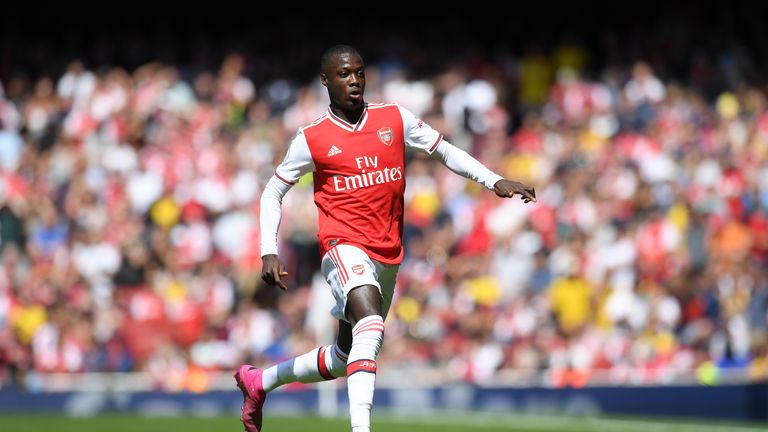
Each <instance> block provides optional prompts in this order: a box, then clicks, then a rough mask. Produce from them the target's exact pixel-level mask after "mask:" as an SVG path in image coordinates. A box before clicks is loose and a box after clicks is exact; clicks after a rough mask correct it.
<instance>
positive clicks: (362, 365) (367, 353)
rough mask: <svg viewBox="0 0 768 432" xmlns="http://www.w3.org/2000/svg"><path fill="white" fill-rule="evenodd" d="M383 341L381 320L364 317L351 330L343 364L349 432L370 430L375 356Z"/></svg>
mask: <svg viewBox="0 0 768 432" xmlns="http://www.w3.org/2000/svg"><path fill="white" fill-rule="evenodd" d="M383 340H384V320H383V319H382V318H381V316H379V315H371V316H367V317H365V318H363V319H361V320H360V321H358V322H357V324H355V327H354V328H353V329H352V349H351V350H349V361H348V363H347V392H348V394H349V416H350V420H351V422H352V432H369V431H370V430H371V407H372V406H373V388H374V386H375V384H376V356H377V355H379V350H380V349H381V344H382V342H383Z"/></svg>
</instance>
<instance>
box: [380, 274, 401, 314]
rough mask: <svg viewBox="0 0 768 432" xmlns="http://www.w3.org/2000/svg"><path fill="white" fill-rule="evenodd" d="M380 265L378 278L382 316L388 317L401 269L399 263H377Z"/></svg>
mask: <svg viewBox="0 0 768 432" xmlns="http://www.w3.org/2000/svg"><path fill="white" fill-rule="evenodd" d="M376 264H377V266H378V267H379V271H378V276H379V278H378V280H379V287H380V289H381V297H382V301H381V316H382V317H383V318H384V319H386V318H387V314H388V313H389V308H390V306H392V296H394V294H395V282H396V280H397V271H398V270H399V269H400V266H399V265H387V264H381V263H378V262H377V263H376Z"/></svg>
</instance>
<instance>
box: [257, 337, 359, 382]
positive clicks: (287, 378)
mask: <svg viewBox="0 0 768 432" xmlns="http://www.w3.org/2000/svg"><path fill="white" fill-rule="evenodd" d="M346 373H347V354H346V353H344V352H343V351H342V350H341V349H340V348H339V347H338V346H337V345H336V344H334V345H325V346H321V347H318V348H315V349H313V350H312V351H310V352H308V353H306V354H302V355H300V356H298V357H294V358H292V359H290V360H286V361H284V362H282V363H280V364H277V365H274V366H272V367H269V368H267V369H264V373H263V375H262V382H263V385H264V391H266V392H270V391H272V390H274V389H276V388H278V387H280V386H281V385H283V384H288V383H292V382H296V381H298V382H302V383H313V382H320V381H326V380H332V379H336V378H338V377H342V376H344V375H345V374H346Z"/></svg>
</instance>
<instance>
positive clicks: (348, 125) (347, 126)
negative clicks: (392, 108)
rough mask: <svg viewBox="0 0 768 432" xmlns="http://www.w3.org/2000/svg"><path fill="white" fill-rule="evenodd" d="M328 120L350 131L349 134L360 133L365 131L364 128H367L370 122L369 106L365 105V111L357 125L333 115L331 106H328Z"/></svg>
mask: <svg viewBox="0 0 768 432" xmlns="http://www.w3.org/2000/svg"><path fill="white" fill-rule="evenodd" d="M328 118H329V119H330V120H331V121H332V122H333V123H334V124H335V125H336V126H338V127H340V128H342V129H344V130H346V131H349V132H358V131H360V130H362V129H363V126H365V122H366V120H368V104H367V103H366V104H365V109H363V113H362V114H361V115H360V119H359V120H358V121H357V123H355V124H351V123H348V122H346V121H344V120H342V119H341V117H339V116H337V115H336V114H334V113H333V111H332V110H331V106H330V105H329V106H328Z"/></svg>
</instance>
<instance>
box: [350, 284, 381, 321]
mask: <svg viewBox="0 0 768 432" xmlns="http://www.w3.org/2000/svg"><path fill="white" fill-rule="evenodd" d="M381 305H382V297H381V292H379V289H378V288H377V287H375V286H373V285H361V286H359V287H356V288H353V289H352V290H351V291H350V292H349V294H347V311H346V312H347V317H349V318H350V320H351V321H352V322H354V323H356V322H358V321H360V320H361V319H363V318H366V317H369V316H373V315H381Z"/></svg>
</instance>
